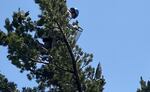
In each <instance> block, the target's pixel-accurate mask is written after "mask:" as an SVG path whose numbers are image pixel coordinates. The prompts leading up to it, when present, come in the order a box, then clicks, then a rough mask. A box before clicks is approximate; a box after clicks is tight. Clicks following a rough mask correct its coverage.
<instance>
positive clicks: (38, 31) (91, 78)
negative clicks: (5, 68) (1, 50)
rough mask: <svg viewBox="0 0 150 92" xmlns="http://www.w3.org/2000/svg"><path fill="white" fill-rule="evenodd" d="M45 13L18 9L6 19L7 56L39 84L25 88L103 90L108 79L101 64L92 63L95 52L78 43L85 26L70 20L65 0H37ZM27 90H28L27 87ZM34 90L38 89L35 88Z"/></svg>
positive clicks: (0, 35) (2, 35)
mask: <svg viewBox="0 0 150 92" xmlns="http://www.w3.org/2000/svg"><path fill="white" fill-rule="evenodd" d="M35 3H36V4H38V5H39V8H40V10H41V14H39V15H38V20H32V18H31V17H30V12H32V11H30V12H29V11H27V12H25V11H23V10H20V9H19V10H18V11H17V12H14V13H13V16H12V19H13V20H12V21H10V20H9V19H8V18H7V19H6V20H5V26H4V27H5V28H6V30H7V32H4V31H0V45H2V46H4V47H7V48H8V55H7V58H8V59H9V60H10V61H11V63H12V64H13V65H15V66H16V67H17V68H18V69H20V72H24V71H28V72H29V73H28V74H27V77H28V79H29V80H32V79H36V82H37V83H38V87H36V88H35V89H34V88H33V89H32V88H24V89H23V90H32V91H33V90H38V91H45V90H48V91H49V92H102V91H103V86H104V84H105V80H104V78H103V76H102V74H101V72H102V71H101V66H100V64H98V66H97V69H96V70H95V68H94V67H92V66H91V65H90V63H91V62H92V61H93V59H92V58H93V54H89V53H86V52H84V51H83V50H82V49H81V48H80V47H79V46H78V45H77V44H76V41H77V36H79V35H78V32H79V29H81V27H79V26H78V27H74V26H75V24H76V25H77V24H78V22H77V21H76V22H70V20H71V18H70V17H69V14H68V8H67V6H66V1H65V0H57V1H56V0H35ZM24 92H25V91H24ZM33 92H34V91H33Z"/></svg>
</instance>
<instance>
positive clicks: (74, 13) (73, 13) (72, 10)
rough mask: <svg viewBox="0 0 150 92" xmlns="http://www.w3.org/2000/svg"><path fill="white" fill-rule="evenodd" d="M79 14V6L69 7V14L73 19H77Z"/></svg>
mask: <svg viewBox="0 0 150 92" xmlns="http://www.w3.org/2000/svg"><path fill="white" fill-rule="evenodd" d="M78 15H79V10H78V9H77V8H73V7H72V8H70V9H69V16H70V17H71V18H72V19H75V18H77V17H78Z"/></svg>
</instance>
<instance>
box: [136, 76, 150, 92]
mask: <svg viewBox="0 0 150 92" xmlns="http://www.w3.org/2000/svg"><path fill="white" fill-rule="evenodd" d="M140 85H141V88H139V89H138V90H137V92H150V81H148V82H146V81H144V80H143V78H142V77H141V81H140Z"/></svg>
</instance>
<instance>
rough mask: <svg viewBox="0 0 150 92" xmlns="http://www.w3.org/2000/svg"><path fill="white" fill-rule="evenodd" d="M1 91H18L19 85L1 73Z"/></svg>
mask: <svg viewBox="0 0 150 92" xmlns="http://www.w3.org/2000/svg"><path fill="white" fill-rule="evenodd" d="M0 92H18V89H17V85H16V84H15V83H14V82H9V81H8V80H7V79H6V78H5V76H4V75H2V74H0Z"/></svg>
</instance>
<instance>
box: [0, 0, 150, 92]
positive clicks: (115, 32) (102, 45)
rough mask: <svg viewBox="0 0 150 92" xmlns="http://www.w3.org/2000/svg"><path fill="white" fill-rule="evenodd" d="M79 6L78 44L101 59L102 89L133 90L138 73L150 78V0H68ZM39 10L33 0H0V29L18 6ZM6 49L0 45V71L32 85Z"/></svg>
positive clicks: (96, 61) (11, 77) (71, 3)
mask: <svg viewBox="0 0 150 92" xmlns="http://www.w3.org/2000/svg"><path fill="white" fill-rule="evenodd" d="M68 6H69V7H77V8H78V9H79V10H80V15H79V17H78V20H79V22H80V24H81V26H82V27H83V29H85V30H84V32H83V33H82V35H81V37H80V39H79V42H78V43H79V45H80V46H81V47H82V48H83V49H84V50H85V51H86V52H91V53H93V54H94V64H93V65H94V66H95V65H96V64H97V63H98V62H99V61H100V62H101V65H102V68H103V74H104V76H105V79H106V82H107V84H106V85H105V90H104V92H135V91H136V89H137V88H138V87H139V80H140V76H143V78H144V79H145V80H149V79H150V71H149V66H150V11H149V10H150V1H149V0H68ZM19 7H20V8H21V9H23V10H29V11H30V13H31V15H32V17H34V18H36V15H37V14H38V13H39V10H38V7H37V6H36V5H35V4H34V2H33V0H13V1H10V0H1V1H0V12H1V13H0V29H4V28H3V25H4V19H5V18H6V17H10V16H11V15H12V11H15V10H17V9H18V8H19ZM6 54H7V49H6V48H5V49H4V48H2V47H0V72H1V73H3V74H5V75H6V76H7V77H8V78H9V79H10V80H11V81H16V83H18V86H19V87H22V86H26V85H29V86H32V85H33V84H34V83H32V82H29V81H27V80H26V77H25V75H22V74H19V73H18V70H17V69H16V68H15V67H14V66H12V65H10V64H9V63H8V62H7V61H8V60H7V59H6Z"/></svg>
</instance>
